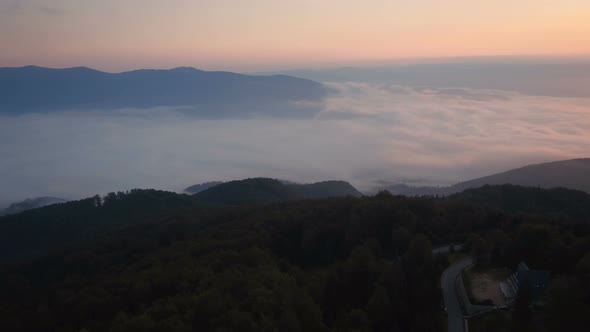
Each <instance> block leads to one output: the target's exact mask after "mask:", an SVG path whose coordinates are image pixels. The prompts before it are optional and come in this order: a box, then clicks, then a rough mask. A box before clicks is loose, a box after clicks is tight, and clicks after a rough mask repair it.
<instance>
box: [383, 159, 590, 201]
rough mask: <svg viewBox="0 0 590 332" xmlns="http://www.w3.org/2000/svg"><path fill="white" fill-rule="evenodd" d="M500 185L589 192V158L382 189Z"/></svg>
mask: <svg viewBox="0 0 590 332" xmlns="http://www.w3.org/2000/svg"><path fill="white" fill-rule="evenodd" d="M503 184H512V185H518V186H525V187H540V188H559V187H561V188H568V189H575V190H580V191H584V192H586V193H590V158H582V159H571V160H562V161H554V162H548V163H541V164H534V165H528V166H524V167H520V168H516V169H512V170H509V171H506V172H502V173H497V174H493V175H489V176H485V177H481V178H477V179H473V180H469V181H465V182H460V183H457V184H455V185H452V186H450V187H412V186H408V185H405V184H396V185H392V186H389V187H387V188H386V189H387V190H389V191H390V192H392V193H394V194H400V195H409V196H414V195H417V196H435V195H451V194H455V193H459V192H462V191H464V190H466V189H471V188H479V187H482V186H485V185H503Z"/></svg>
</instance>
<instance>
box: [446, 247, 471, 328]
mask: <svg viewBox="0 0 590 332" xmlns="http://www.w3.org/2000/svg"><path fill="white" fill-rule="evenodd" d="M472 264H473V260H472V259H471V258H465V259H463V260H460V261H458V262H457V263H455V264H453V265H451V266H449V268H447V269H446V270H445V272H444V273H443V275H442V277H441V279H440V284H441V288H442V292H443V298H444V301H445V307H446V310H447V314H448V324H449V325H448V332H466V331H467V327H466V325H467V324H466V321H465V318H463V309H462V308H461V302H460V300H459V295H458V294H457V287H456V285H457V283H456V281H457V278H458V277H459V275H460V274H461V272H463V270H465V269H466V268H468V267H469V266H471V265H472Z"/></svg>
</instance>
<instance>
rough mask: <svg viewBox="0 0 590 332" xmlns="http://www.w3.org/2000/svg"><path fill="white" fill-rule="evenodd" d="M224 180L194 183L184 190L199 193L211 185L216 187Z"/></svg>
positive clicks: (192, 193) (188, 192)
mask: <svg viewBox="0 0 590 332" xmlns="http://www.w3.org/2000/svg"><path fill="white" fill-rule="evenodd" d="M222 183H223V182H222V181H209V182H204V183H199V184H195V185H192V186H190V187H187V188H186V189H184V192H185V193H187V194H190V195H194V194H198V193H200V192H201V191H203V190H207V189H209V188H211V187H215V186H217V185H220V184H222Z"/></svg>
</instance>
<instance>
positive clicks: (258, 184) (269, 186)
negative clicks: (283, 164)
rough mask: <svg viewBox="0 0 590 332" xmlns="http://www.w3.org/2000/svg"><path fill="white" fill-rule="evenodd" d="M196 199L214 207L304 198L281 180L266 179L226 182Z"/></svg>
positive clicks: (198, 195) (196, 196)
mask: <svg viewBox="0 0 590 332" xmlns="http://www.w3.org/2000/svg"><path fill="white" fill-rule="evenodd" d="M194 197H195V199H196V200H197V201H198V202H200V203H204V204H212V205H261V204H269V203H275V202H285V201H292V200H296V199H301V198H303V197H302V196H301V195H300V194H299V193H297V191H295V190H293V189H292V188H290V187H289V186H285V185H283V184H282V183H281V182H280V181H279V180H275V179H266V178H252V179H245V180H238V181H230V182H226V183H223V184H219V185H217V186H213V187H211V188H209V189H206V190H204V191H201V192H200V193H198V194H196V195H194Z"/></svg>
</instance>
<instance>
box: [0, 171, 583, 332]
mask: <svg viewBox="0 0 590 332" xmlns="http://www.w3.org/2000/svg"><path fill="white" fill-rule="evenodd" d="M252 181H253V182H252V183H253V184H254V187H255V188H261V187H263V188H266V189H272V188H277V187H276V183H274V182H267V181H263V182H262V184H261V183H257V181H258V180H256V179H254V180H252ZM241 188H248V186H246V187H244V186H241ZM212 189H214V188H212ZM482 190H483V191H489V190H491V189H490V188H483V189H482ZM519 190H520V189H519ZM203 193H204V192H203ZM551 193H554V192H551ZM242 194H244V195H246V194H249V191H248V190H246V191H245V192H242ZM521 194H522V195H524V196H526V195H527V192H526V190H522V191H521ZM556 194H557V193H556ZM473 195H475V196H479V194H473ZM482 195H483V194H482ZM197 196H198V195H197ZM253 197H262V196H256V195H254V196H253ZM257 199H258V198H257ZM257 199H255V200H253V201H250V202H251V203H254V204H253V205H249V206H233V207H232V206H227V205H225V206H222V207H218V208H212V207H207V206H205V205H203V202H202V201H200V202H194V201H193V200H192V198H191V197H189V196H183V195H176V194H172V193H163V192H156V191H134V192H130V193H128V194H122V193H121V194H110V195H107V197H106V198H105V199H104V201H103V200H98V199H97V198H96V197H93V198H91V199H88V200H83V201H79V202H72V203H68V204H64V205H60V206H56V207H47V208H44V209H39V210H35V211H30V212H28V213H24V214H21V215H18V216H14V219H13V218H5V219H0V225H1V226H0V227H7V228H5V229H8V230H11V231H12V232H13V233H12V234H13V236H21V237H22V238H23V239H39V238H41V237H40V236H38V237H25V235H23V234H20V235H19V233H18V232H17V231H20V232H23V233H24V232H25V230H27V231H30V232H32V233H33V234H37V233H35V229H34V227H37V226H39V227H41V229H42V230H43V231H44V232H46V231H47V230H48V229H49V230H50V229H51V228H50V227H51V226H52V225H53V227H55V228H56V229H59V230H61V232H63V233H65V234H68V236H67V237H66V236H63V237H57V235H56V234H58V232H57V231H55V232H54V233H51V232H49V233H47V234H50V235H52V236H53V239H54V240H55V239H71V238H72V237H76V238H80V239H82V241H72V242H70V244H69V246H68V248H65V247H62V246H60V245H58V244H56V243H55V242H52V243H49V242H46V243H43V246H44V247H43V248H49V249H51V250H48V253H49V254H48V255H46V256H45V257H43V258H40V259H37V260H35V261H32V262H28V263H24V264H20V265H18V266H14V267H11V268H5V269H4V270H2V271H1V273H0V294H2V296H0V330H2V331H65V332H68V331H73V332H77V331H81V330H84V329H85V330H86V331H92V332H95V331H210V330H218V331H277V330H280V331H329V330H333V331H353V330H354V331H440V330H442V329H443V328H444V327H443V326H444V322H440V321H439V320H438V319H437V317H440V316H441V315H444V312H442V311H441V309H440V290H439V289H438V287H439V284H440V274H441V273H442V271H443V270H444V269H445V268H446V267H447V266H448V260H447V258H446V257H445V256H441V255H438V256H436V257H434V256H433V254H432V248H433V246H438V245H443V244H446V243H452V242H454V243H465V248H464V250H468V251H469V250H471V251H474V252H475V253H476V254H477V255H478V256H481V257H483V258H485V265H487V266H491V267H493V266H510V267H512V266H514V265H516V264H517V263H518V262H520V261H521V260H524V261H527V263H529V264H530V266H531V267H532V268H536V269H546V270H550V271H551V272H552V275H555V276H556V278H555V279H556V280H558V281H557V282H556V283H555V284H553V285H552V286H551V288H550V290H549V292H548V294H547V299H546V302H547V305H546V309H543V308H530V310H531V311H530V312H529V314H530V319H529V320H528V321H527V320H524V319H523V320H522V321H523V322H527V325H526V328H533V329H534V328H536V326H537V325H536V324H538V323H536V322H537V321H539V320H541V322H543V321H546V322H547V324H548V326H549V327H551V328H552V327H553V326H558V325H559V324H560V323H561V322H563V320H564V319H569V320H572V319H574V318H579V319H580V322H584V319H585V317H589V315H588V314H586V315H583V317H581V316H580V315H577V314H584V313H587V310H588V308H589V305H588V304H589V303H590V301H589V300H590V291H589V288H588V284H589V283H588V282H587V280H588V279H587V278H588V276H589V275H590V258H589V257H590V256H588V254H587V253H588V252H589V251H590V231H589V228H588V226H587V220H589V219H586V220H582V217H584V218H588V217H590V215H581V214H580V211H584V209H582V208H580V209H577V212H573V213H572V215H569V214H568V212H567V210H564V209H563V206H562V205H561V204H558V206H557V207H556V210H558V211H560V213H559V215H560V216H559V217H557V216H556V215H553V214H551V215H549V216H542V215H530V214H524V213H520V212H514V211H511V212H510V211H505V210H503V209H501V208H498V207H497V206H496V207H489V206H486V205H484V204H481V203H480V202H479V201H478V199H475V202H472V201H470V200H469V199H467V198H464V197H456V198H446V199H440V200H439V199H431V198H407V197H400V196H392V195H391V194H388V193H386V192H384V193H380V194H378V195H376V196H374V197H362V198H354V197H345V198H331V199H324V200H304V201H289V202H278V203H274V204H270V205H258V203H257V202H258V201H257ZM522 201H523V202H529V200H528V199H527V198H523V199H522ZM549 201H559V200H558V199H551V200H549ZM526 204H529V203H526ZM544 204H545V203H544ZM547 204H550V203H547ZM238 205H239V204H238ZM550 208H551V206H550V205H546V206H544V207H543V209H550ZM530 209H537V208H534V207H531V206H530V205H527V207H526V208H523V209H520V210H519V209H516V210H518V211H521V212H527V211H529V210H530ZM516 210H515V211H516ZM17 217H18V218H17ZM17 222H20V223H21V224H20V225H18V226H19V227H21V228H18V227H16V226H17V224H16V223H17ZM43 222H45V224H43ZM8 226H10V227H8ZM11 227H12V228H11ZM39 234H41V233H39ZM27 236H31V235H27ZM27 241H29V240H27ZM26 244H27V245H31V244H32V243H31V242H27V243H26ZM24 245H25V244H23V246H24ZM51 245H53V246H51ZM539 246H542V247H539ZM511 264H513V265H511ZM562 278H565V279H562ZM559 280H564V281H562V282H559ZM568 299H572V301H571V302H568ZM519 308H521V309H524V308H525V306H522V307H519ZM562 308H563V309H562ZM564 308H569V309H568V310H566V309H564ZM560 309H561V310H560ZM519 310H520V309H519ZM523 312H524V311H523ZM572 312H575V313H576V316H575V317H574V316H572ZM518 315H519V314H518V313H516V317H518ZM515 321H517V320H515ZM529 322H530V324H529ZM576 322H578V321H576ZM493 323H496V322H493ZM490 324H491V323H490ZM523 326H524V325H523Z"/></svg>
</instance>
